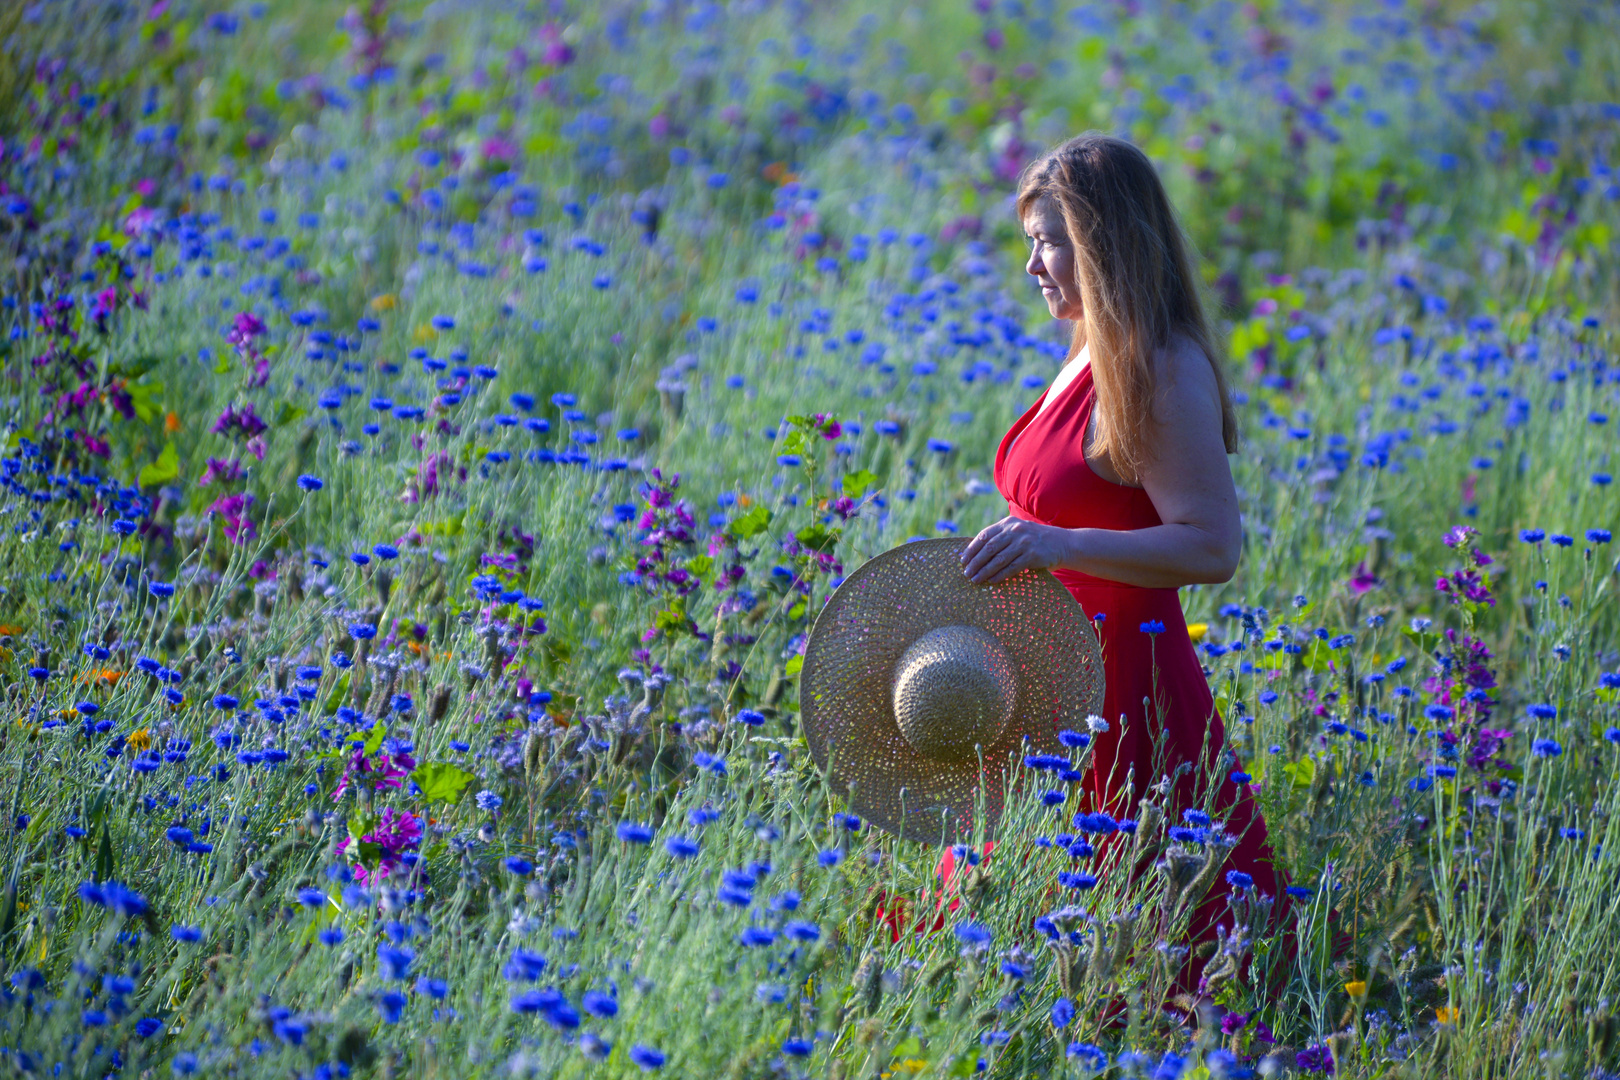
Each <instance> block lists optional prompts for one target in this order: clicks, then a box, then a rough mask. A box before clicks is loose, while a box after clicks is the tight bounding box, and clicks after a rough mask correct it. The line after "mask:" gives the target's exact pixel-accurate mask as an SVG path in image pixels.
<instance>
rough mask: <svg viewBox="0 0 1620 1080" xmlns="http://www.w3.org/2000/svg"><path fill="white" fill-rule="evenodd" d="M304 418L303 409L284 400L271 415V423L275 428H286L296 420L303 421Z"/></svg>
mask: <svg viewBox="0 0 1620 1080" xmlns="http://www.w3.org/2000/svg"><path fill="white" fill-rule="evenodd" d="M304 416H305V412H304V410H303V409H300V408H299V407H298V406H296V405H294V404H293V403H292V402H290V401H286V400H282V401H280V402H278V403H277V404H276V411H275V412H274V413H272V414H271V417H270V423H271V424H272V425H273V426H275V427H285V426H287V425H288V424H290V423H292V422H293V421H295V420H302V419H303V418H304Z"/></svg>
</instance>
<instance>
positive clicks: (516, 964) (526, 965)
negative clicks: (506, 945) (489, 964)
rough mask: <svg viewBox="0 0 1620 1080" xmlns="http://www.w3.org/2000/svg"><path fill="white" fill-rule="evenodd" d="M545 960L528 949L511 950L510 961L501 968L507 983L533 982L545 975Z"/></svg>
mask: <svg viewBox="0 0 1620 1080" xmlns="http://www.w3.org/2000/svg"><path fill="white" fill-rule="evenodd" d="M545 971H546V958H545V957H544V956H541V955H540V954H539V953H537V952H532V951H530V950H528V949H513V950H512V956H511V959H509V960H507V962H506V963H505V964H504V965H503V966H502V967H501V975H502V977H503V978H505V979H506V980H507V981H508V982H534V981H535V980H536V979H538V978H540V976H541V975H543V974H545Z"/></svg>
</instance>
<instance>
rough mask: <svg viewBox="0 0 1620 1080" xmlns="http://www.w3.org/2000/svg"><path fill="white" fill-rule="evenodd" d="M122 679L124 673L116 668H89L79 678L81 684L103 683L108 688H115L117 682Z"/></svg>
mask: <svg viewBox="0 0 1620 1080" xmlns="http://www.w3.org/2000/svg"><path fill="white" fill-rule="evenodd" d="M123 677H124V672H122V671H119V670H118V669H117V668H91V669H90V670H89V671H86V672H84V673H83V674H81V675H80V676H79V681H80V682H83V683H95V682H104V683H106V684H107V685H108V686H117V685H118V680H119V679H122V678H123Z"/></svg>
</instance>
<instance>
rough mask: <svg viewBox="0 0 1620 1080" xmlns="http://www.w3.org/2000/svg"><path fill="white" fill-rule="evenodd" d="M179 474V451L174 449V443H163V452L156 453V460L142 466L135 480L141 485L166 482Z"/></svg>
mask: <svg viewBox="0 0 1620 1080" xmlns="http://www.w3.org/2000/svg"><path fill="white" fill-rule="evenodd" d="M179 475H180V451H179V450H176V449H175V446H174V443H172V442H167V443H164V444H163V452H162V453H161V454H159V455H158V459H157V461H155V462H153V463H152V464H150V465H146V466H143V467H142V468H141V471H140V475H139V476H137V477H136V482H137V483H139V484H140V485H141V486H143V487H144V486H146V485H147V484H166V483H168V482H169V481H170V480H173V479H174V478H175V477H177V476H179Z"/></svg>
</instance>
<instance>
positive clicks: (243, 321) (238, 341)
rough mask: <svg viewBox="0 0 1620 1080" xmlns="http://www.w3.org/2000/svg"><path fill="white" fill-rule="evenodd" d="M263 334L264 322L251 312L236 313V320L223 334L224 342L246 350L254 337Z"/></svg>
mask: <svg viewBox="0 0 1620 1080" xmlns="http://www.w3.org/2000/svg"><path fill="white" fill-rule="evenodd" d="M264 333H265V328H264V321H263V320H261V319H260V318H259V317H258V316H257V315H255V314H253V312H251V311H238V312H237V313H236V320H235V321H234V322H233V323H232V325H231V328H230V330H229V331H227V332H226V334H225V340H226V341H228V342H230V343H231V344H232V345H235V346H236V347H237V348H238V349H243V348H247V347H248V346H249V345H250V344H251V343H252V341H253V339H254V338H256V337H261V336H262V335H263V334H264Z"/></svg>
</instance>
